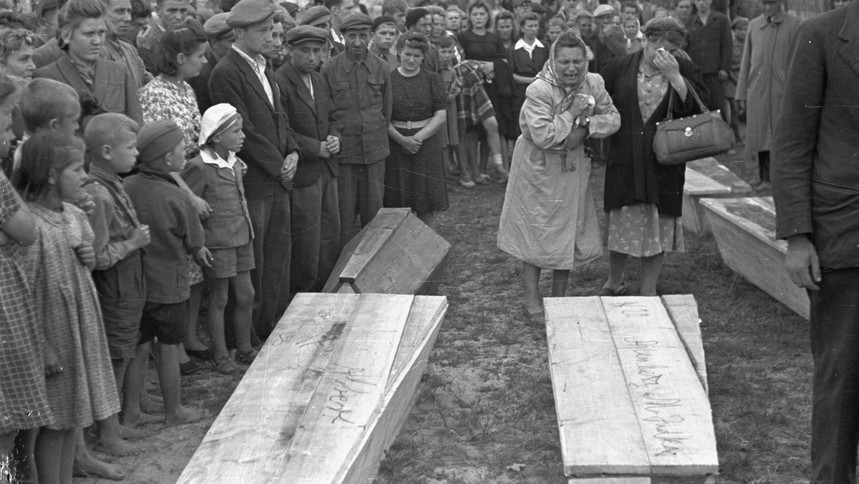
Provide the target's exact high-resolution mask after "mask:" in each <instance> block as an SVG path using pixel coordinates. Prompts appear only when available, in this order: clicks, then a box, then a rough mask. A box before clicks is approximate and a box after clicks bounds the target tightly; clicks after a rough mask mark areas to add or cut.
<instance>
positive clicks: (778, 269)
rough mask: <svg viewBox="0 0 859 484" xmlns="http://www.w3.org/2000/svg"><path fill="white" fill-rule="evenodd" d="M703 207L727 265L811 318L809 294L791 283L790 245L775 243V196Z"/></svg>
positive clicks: (723, 201) (711, 201)
mask: <svg viewBox="0 0 859 484" xmlns="http://www.w3.org/2000/svg"><path fill="white" fill-rule="evenodd" d="M701 206H703V207H704V209H705V210H706V213H707V220H708V221H709V223H710V226H711V227H712V228H713V236H714V237H715V238H716V243H717V244H718V246H719V252H720V253H721V254H722V261H724V263H725V265H727V266H728V267H730V268H731V269H732V270H734V271H735V272H737V273H738V274H740V275H741V276H743V277H745V278H746V279H747V280H748V281H749V282H751V283H752V284H754V285H756V286H758V287H759V288H761V289H763V290H764V291H765V292H766V293H767V294H769V295H770V296H772V297H774V298H775V299H776V300H778V301H779V302H781V303H782V304H784V305H785V306H787V307H789V308H790V309H792V310H793V311H795V312H796V313H797V314H799V315H800V316H802V317H804V318H806V319H808V316H809V300H808V293H806V292H805V289H802V288H800V287H798V286H796V285H795V284H794V283H793V282H791V280H790V277H789V276H788V275H787V271H786V270H785V267H784V256H785V253H786V252H787V242H785V241H783V240H775V207H774V205H773V201H772V197H743V198H733V199H712V198H709V199H703V200H701Z"/></svg>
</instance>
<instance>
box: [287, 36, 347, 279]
mask: <svg viewBox="0 0 859 484" xmlns="http://www.w3.org/2000/svg"><path fill="white" fill-rule="evenodd" d="M286 43H287V45H288V46H289V53H290V57H289V61H288V62H287V63H286V64H284V65H283V67H281V68H280V69H278V71H277V73H276V74H275V78H276V79H277V84H278V86H280V92H281V96H280V99H281V103H282V104H283V109H284V110H285V111H286V114H287V116H289V119H290V120H292V125H293V126H295V139H296V141H298V146H299V149H300V150H301V161H300V162H299V163H298V170H297V171H296V172H295V179H293V181H292V183H293V190H292V286H291V287H292V292H293V293H298V292H318V291H321V290H322V287H323V286H324V285H325V281H326V279H327V278H328V276H329V275H330V274H331V271H332V270H333V269H334V264H335V263H336V262H337V257H338V256H339V255H340V210H339V208H338V207H339V205H338V197H337V173H338V171H339V170H338V168H337V161H336V160H334V157H333V155H334V154H337V153H339V152H340V139H339V138H337V137H336V136H334V135H333V134H332V132H331V131H330V129H329V125H328V113H329V111H330V110H331V99H330V98H329V96H328V88H327V87H326V86H325V83H324V82H323V81H322V76H320V75H319V73H318V72H316V70H317V69H318V68H319V64H320V63H321V61H322V57H323V55H324V51H325V49H326V48H327V47H328V32H326V31H325V30H323V29H320V28H318V27H313V26H311V25H302V26H300V27H295V28H292V29H290V30H289V32H287V33H286Z"/></svg>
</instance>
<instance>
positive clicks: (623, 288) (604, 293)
mask: <svg viewBox="0 0 859 484" xmlns="http://www.w3.org/2000/svg"><path fill="white" fill-rule="evenodd" d="M628 292H629V287H628V286H627V285H626V283H625V282H621V283H620V285H618V286H617V287H616V288H614V289H612V288H610V287H605V286H603V287H602V289H600V291H599V292H598V293H597V296H599V297H616V296H626V294H627V293H628Z"/></svg>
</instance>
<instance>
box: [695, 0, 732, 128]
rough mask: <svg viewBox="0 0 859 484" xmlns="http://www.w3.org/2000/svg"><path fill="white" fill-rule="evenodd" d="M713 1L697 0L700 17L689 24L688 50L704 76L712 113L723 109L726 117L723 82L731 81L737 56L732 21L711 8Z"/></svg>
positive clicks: (708, 105)
mask: <svg viewBox="0 0 859 484" xmlns="http://www.w3.org/2000/svg"><path fill="white" fill-rule="evenodd" d="M712 3H713V0H695V7H696V8H697V9H698V15H693V16H692V18H690V19H689V21H688V22H686V28H687V29H689V47H688V48H687V49H686V50H687V52H688V53H689V57H691V58H692V62H694V63H695V64H696V65H698V67H700V68H701V73H702V74H703V75H704V84H705V85H706V86H707V91H708V92H709V93H710V100H709V102H708V103H707V107H708V108H709V109H711V110H712V109H721V110H722V117H723V118H724V117H725V111H724V106H723V105H722V104H724V102H725V88H723V87H722V82H723V81H726V80H727V79H728V73H729V72H731V59H732V58H733V56H734V39H733V37H732V36H731V21H730V20H728V17H727V16H726V15H724V14H722V13H719V12H716V11H715V10H713V9H712V8H710V5H711V4H712Z"/></svg>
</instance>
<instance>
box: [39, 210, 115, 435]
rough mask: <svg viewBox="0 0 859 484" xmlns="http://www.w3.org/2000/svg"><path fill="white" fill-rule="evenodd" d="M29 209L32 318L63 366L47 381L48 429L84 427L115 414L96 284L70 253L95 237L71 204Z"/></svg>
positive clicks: (83, 218) (85, 221) (111, 380)
mask: <svg viewBox="0 0 859 484" xmlns="http://www.w3.org/2000/svg"><path fill="white" fill-rule="evenodd" d="M30 210H32V212H33V215H34V218H35V220H36V232H37V237H36V242H34V243H33V244H32V245H30V246H28V247H25V248H24V249H23V250H24V264H25V269H26V273H27V277H28V279H29V280H30V284H31V293H32V300H33V303H34V304H35V307H36V320H37V321H38V322H39V324H40V325H41V328H42V330H43V331H44V337H45V340H46V341H47V344H48V345H50V346H51V348H53V349H54V351H55V352H56V354H57V357H58V358H59V360H60V364H61V365H62V366H63V367H64V370H63V372H61V373H59V374H57V375H54V376H51V377H50V378H48V379H47V389H48V401H49V403H50V407H51V411H52V412H53V414H54V417H55V421H53V422H52V423H50V424H49V425H47V427H48V428H51V429H57V430H63V429H70V428H74V427H87V426H89V425H92V423H93V419H95V420H103V419H105V418H107V417H109V416H111V415H113V414H115V413H117V412H119V395H118V394H117V391H116V381H115V380H114V377H113V369H112V367H111V364H110V352H109V351H108V348H107V337H106V336H105V333H104V324H103V322H102V318H101V309H100V308H99V304H98V297H97V295H96V292H95V285H94V284H93V282H92V277H91V276H90V271H89V269H88V268H87V267H85V266H84V265H83V264H81V263H80V262H79V261H78V258H77V254H76V253H75V247H77V246H79V245H80V244H81V243H82V242H90V243H92V241H93V239H94V238H95V236H94V234H93V231H92V229H91V228H90V226H89V221H88V220H87V217H86V215H84V213H83V211H81V210H80V209H79V208H77V207H75V206H73V205H70V204H68V203H63V205H62V210H61V211H54V210H49V209H47V208H44V207H41V206H39V205H35V204H31V205H30Z"/></svg>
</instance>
